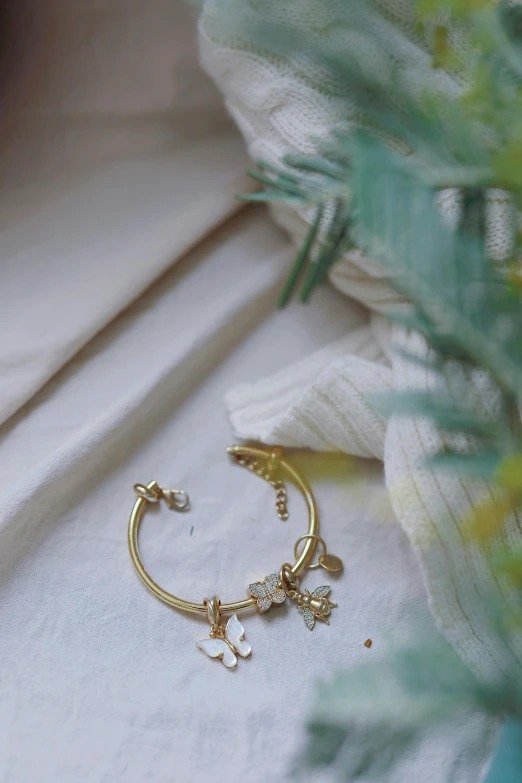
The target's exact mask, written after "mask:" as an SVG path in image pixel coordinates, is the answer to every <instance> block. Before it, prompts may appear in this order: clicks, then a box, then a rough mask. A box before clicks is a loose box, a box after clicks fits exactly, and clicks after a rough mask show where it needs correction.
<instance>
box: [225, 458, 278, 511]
mask: <svg viewBox="0 0 522 783" xmlns="http://www.w3.org/2000/svg"><path fill="white" fill-rule="evenodd" d="M235 460H236V462H237V464H238V465H241V467H242V468H246V469H247V470H251V471H252V472H253V473H255V474H256V476H259V477H260V478H262V479H264V480H265V481H268V483H269V484H271V485H272V486H273V488H274V489H275V491H276V511H277V516H278V517H279V519H282V520H283V522H286V520H287V519H288V505H287V504H288V496H287V493H286V487H285V484H284V482H283V481H281V479H275V478H274V477H273V476H274V471H273V470H270V467H269V466H268V464H267V465H261V464H260V463H259V461H258V460H257V459H254V458H253V457H247V456H243V455H241V456H236V457H235Z"/></svg>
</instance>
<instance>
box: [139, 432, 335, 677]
mask: <svg viewBox="0 0 522 783" xmlns="http://www.w3.org/2000/svg"><path fill="white" fill-rule="evenodd" d="M228 452H229V454H230V455H231V456H232V457H233V458H234V459H235V460H236V461H237V463H238V464H239V465H242V466H244V467H247V468H249V469H250V470H252V471H254V472H255V473H256V474H257V475H259V476H260V477H261V478H263V479H265V480H266V481H268V482H270V484H272V486H273V487H274V489H275V490H276V510H277V514H278V516H279V518H280V519H282V520H286V519H288V510H287V494H286V487H285V485H284V482H283V481H282V480H281V479H280V478H279V475H280V474H282V475H284V476H286V477H288V478H289V479H291V480H292V481H293V483H294V484H295V485H296V486H297V487H298V489H299V490H300V491H301V493H302V495H303V497H304V499H305V501H306V505H307V508H308V532H307V533H306V534H305V535H303V536H301V537H300V538H299V539H298V540H297V541H296V543H295V547H294V556H295V558H296V560H295V563H294V565H290V564H289V563H283V565H282V566H281V568H280V570H279V572H278V573H277V574H276V573H273V574H269V575H268V576H267V577H265V579H264V580H263V581H262V582H255V583H253V584H251V585H249V587H248V592H249V595H250V597H249V598H245V599H242V600H240V601H233V602H232V603H229V604H221V603H220V601H219V598H218V597H217V596H214V598H212V599H208V598H205V599H204V601H203V603H201V604H199V603H194V602H192V601H185V600H184V599H183V598H178V597H177V596H176V595H173V594H172V593H168V592H167V591H166V590H163V588H162V587H160V586H159V585H158V584H157V583H156V582H155V581H154V580H153V579H152V577H151V576H150V575H149V574H148V573H147V571H146V570H145V566H144V565H143V562H142V560H141V557H140V554H139V549H138V533H139V529H140V525H141V521H142V519H143V514H144V511H145V510H146V508H147V507H148V506H149V504H151V503H158V502H159V501H160V500H165V502H166V503H167V505H168V506H169V508H171V509H173V510H176V511H185V510H186V509H187V508H188V506H189V502H190V501H189V497H188V495H187V493H186V492H184V491H183V490H180V489H164V488H163V487H160V485H159V484H158V483H157V482H156V481H151V482H149V483H148V484H146V485H144V484H135V485H134V491H135V492H136V494H137V495H138V498H137V500H136V502H135V503H134V506H133V508H132V511H131V515H130V518H129V530H128V543H129V553H130V556H131V560H132V563H133V565H134V568H135V569H136V571H137V573H138V576H139V577H140V579H141V580H142V582H143V583H144V584H145V586H146V587H148V589H149V590H150V591H151V592H152V593H154V595H155V596H156V597H157V598H159V599H160V601H163V603H165V604H168V605H169V606H173V607H175V608H176V609H181V610H182V611H185V612H194V613H195V614H204V615H206V616H207V619H208V621H209V623H210V635H209V638H208V639H203V640H201V641H198V642H197V643H196V644H197V646H198V647H199V648H200V649H201V650H203V652H205V653H206V654H207V655H208V656H209V657H211V658H218V659H221V660H222V662H223V664H224V665H225V666H227V667H228V668H232V667H234V666H235V665H236V664H237V655H240V656H241V657H243V658H246V657H247V656H248V655H250V653H251V647H250V645H249V644H248V642H246V641H245V640H244V629H243V626H242V625H241V623H240V622H239V620H238V619H237V615H236V612H241V611H243V610H244V609H250V608H252V607H254V606H256V607H257V610H258V611H259V612H266V611H268V609H269V608H270V607H271V606H272V605H273V604H281V603H283V602H284V601H285V600H286V598H287V597H288V598H290V599H292V600H294V601H296V603H297V606H298V608H299V609H300V610H301V611H302V613H303V617H304V621H305V623H306V625H307V626H308V628H310V630H311V629H313V627H314V625H315V621H316V620H321V621H322V622H324V623H326V624H327V625H328V624H329V620H328V618H329V615H330V612H331V610H332V608H333V607H336V606H337V604H334V603H332V602H331V601H330V600H329V599H328V595H329V593H330V587H329V586H328V585H322V586H321V587H318V588H316V589H315V590H313V591H312V593H310V592H309V591H308V590H305V592H304V593H301V592H299V579H298V574H299V573H301V571H303V570H304V569H305V568H309V569H313V568H318V567H322V568H324V569H326V570H327V571H339V570H341V569H342V567H343V564H342V561H341V560H340V558H338V557H336V556H335V555H331V554H329V553H328V552H327V550H326V544H325V542H324V540H323V539H322V538H321V537H320V536H319V515H318V512H317V505H316V502H315V498H314V495H313V492H312V490H311V488H310V486H309V484H308V482H307V481H306V479H304V478H303V477H302V476H301V475H300V474H299V473H298V472H297V470H296V469H295V468H294V467H293V466H292V465H291V464H290V463H289V462H288V461H287V460H285V459H283V449H282V448H281V447H280V446H274V447H271V448H260V447H255V446H231V447H230V448H229V449H228ZM303 541H304V542H305V543H304V546H303V549H302V551H301V552H299V546H300V544H301V543H302V542H303ZM317 544H320V546H321V548H322V552H321V555H320V557H319V558H318V560H317V561H316V562H315V563H311V562H310V561H311V559H312V557H313V554H314V551H315V548H316V545H317ZM225 614H231V615H232V616H231V617H230V618H229V620H228V622H227V624H226V626H225V625H222V623H221V618H222V616H223V615H225Z"/></svg>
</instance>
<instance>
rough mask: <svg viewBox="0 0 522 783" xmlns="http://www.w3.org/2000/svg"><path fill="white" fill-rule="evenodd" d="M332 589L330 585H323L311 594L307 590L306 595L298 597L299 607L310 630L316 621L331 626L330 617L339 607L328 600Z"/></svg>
mask: <svg viewBox="0 0 522 783" xmlns="http://www.w3.org/2000/svg"><path fill="white" fill-rule="evenodd" d="M330 589H331V588H330V587H329V585H322V586H321V587H316V588H315V590H312V592H311V593H310V592H309V591H308V590H305V592H304V593H299V595H298V596H297V606H298V607H299V609H300V610H301V611H302V613H303V618H304V621H305V623H306V625H307V626H308V628H309V629H310V630H312V628H313V627H314V625H315V621H316V620H322V622H323V623H326V625H330V623H329V621H328V617H329V615H330V612H331V611H332V609H333V608H334V607H336V606H337V604H334V603H333V602H332V601H330V600H329V599H328V595H329V593H330Z"/></svg>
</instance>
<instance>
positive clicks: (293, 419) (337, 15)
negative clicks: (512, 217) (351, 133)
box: [200, 0, 522, 674]
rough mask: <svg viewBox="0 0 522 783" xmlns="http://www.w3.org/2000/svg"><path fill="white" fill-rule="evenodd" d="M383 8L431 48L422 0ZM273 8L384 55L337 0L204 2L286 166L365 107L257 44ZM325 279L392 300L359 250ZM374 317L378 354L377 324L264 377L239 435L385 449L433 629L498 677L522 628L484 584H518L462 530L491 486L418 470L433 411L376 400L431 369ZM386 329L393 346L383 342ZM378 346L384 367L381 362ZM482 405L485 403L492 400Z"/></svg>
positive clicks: (253, 116) (417, 57) (234, 96)
mask: <svg viewBox="0 0 522 783" xmlns="http://www.w3.org/2000/svg"><path fill="white" fill-rule="evenodd" d="M381 5H382V7H383V9H384V11H385V15H386V17H387V18H388V19H390V20H393V24H394V25H395V28H396V30H398V31H400V32H401V33H403V34H404V35H405V36H406V37H407V38H408V39H409V41H410V43H407V44H405V46H406V48H407V50H408V52H409V56H410V57H411V71H412V73H413V72H414V70H415V63H416V62H417V63H420V62H423V61H424V59H425V57H426V55H425V53H424V52H423V51H422V49H421V48H420V43H419V40H418V39H417V34H416V32H415V12H414V4H413V3H412V2H410V1H409V0H404V1H402V0H400V1H399V0H382V3H381ZM267 9H269V13H270V15H271V18H272V19H277V20H279V22H281V23H282V24H289V25H291V26H292V27H293V28H295V29H299V30H300V31H301V33H302V35H303V40H304V41H307V42H309V45H310V47H312V46H313V45H314V44H315V45H316V46H321V45H322V46H325V45H326V42H327V41H328V40H329V41H330V42H332V41H333V40H336V41H337V42H338V43H339V41H343V45H344V46H345V47H352V49H355V50H357V51H358V53H359V56H360V58H361V62H362V63H363V67H365V68H367V69H373V70H374V71H375V72H378V71H379V69H380V68H381V65H382V63H381V62H380V57H379V52H377V51H374V50H373V49H372V48H371V47H369V46H368V42H367V41H364V42H363V45H362V46H361V42H360V41H358V39H357V37H356V35H355V34H354V32H353V30H352V29H351V28H350V18H349V14H347V13H346V10H343V9H345V6H344V5H343V4H342V3H339V4H337V5H336V3H331V4H329V5H328V6H327V7H326V8H325V9H324V10H323V12H322V13H321V14H319V13H317V7H316V6H314V4H313V3H312V4H310V3H308V2H307V0H299V1H298V2H290V3H288V4H281V3H277V2H275V3H274V2H271V0H268V5H267V4H264V5H263V6H260V5H259V4H258V3H256V2H255V0H251V2H248V0H242V2H241V3H237V2H236V0H220V1H219V2H216V0H206V2H205V4H204V8H203V12H202V16H201V21H200V42H201V52H202V60H203V63H204V65H205V67H206V69H207V71H208V72H209V73H210V74H211V75H212V76H213V78H215V80H216V82H217V84H218V85H219V86H220V88H221V89H222V91H223V94H224V97H225V101H226V104H227V107H228V109H229V111H230V113H231V115H232V116H233V118H234V119H235V121H236V122H237V124H238V126H239V128H240V129H241V131H242V132H243V134H244V136H245V139H246V142H247V145H248V149H249V152H250V154H251V156H252V157H253V158H255V159H257V158H261V159H264V160H266V161H268V162H270V163H272V164H278V163H280V162H281V159H282V157H283V156H284V155H285V154H287V153H290V152H301V153H310V152H312V151H314V145H316V144H317V139H320V138H324V137H326V136H327V135H328V134H329V133H330V132H331V131H332V129H333V128H335V127H339V126H340V127H344V128H350V127H352V128H353V127H357V125H361V124H364V117H363V115H361V114H360V112H359V109H358V108H357V106H356V104H355V103H354V104H350V102H349V101H348V100H347V99H346V94H347V92H348V93H349V85H347V84H345V83H343V85H342V89H340V88H339V85H335V84H333V83H332V80H331V79H329V78H327V77H326V76H325V74H322V73H321V72H320V71H319V69H318V67H317V65H316V63H315V62H314V60H313V58H311V59H310V61H308V60H306V58H301V59H299V60H297V59H296V58H293V57H292V55H291V54H289V55H288V56H286V57H285V56H284V55H278V56H275V55H270V56H267V55H265V53H264V52H263V49H262V45H260V47H259V49H257V48H256V43H257V41H256V36H255V31H256V30H257V31H258V33H259V35H260V34H261V31H262V17H263V14H266V13H267ZM256 25H257V27H256ZM253 31H254V33H253ZM441 78H442V77H441ZM446 86H447V87H448V88H449V89H455V87H454V86H453V87H452V86H451V85H450V84H447V85H446ZM337 88H339V89H337ZM440 208H441V212H442V214H443V215H445V216H446V217H447V218H448V219H449V220H451V219H455V216H456V215H457V213H458V208H459V201H458V198H457V197H456V195H455V193H453V192H451V191H447V192H445V193H443V194H442V196H441V198H440ZM273 212H274V216H275V218H276V220H277V221H278V222H279V223H280V224H281V225H282V226H284V227H285V228H286V229H287V230H288V231H289V233H290V235H291V236H292V237H293V239H294V241H295V242H296V243H298V242H300V241H302V238H303V236H304V232H305V230H306V220H307V219H309V217H310V215H309V214H308V213H307V212H306V211H304V212H303V214H302V215H297V214H296V213H294V212H292V211H291V210H289V209H288V208H287V207H285V208H280V207H278V206H277V207H276V208H275V209H274V210H273ZM508 212H509V209H508V202H507V199H506V197H505V196H502V194H499V193H497V192H492V193H491V198H490V205H489V242H490V250H491V253H492V255H493V257H495V258H498V259H501V258H502V257H503V256H504V255H505V252H506V250H507V246H508V244H509V242H508V238H509V236H510V234H509V232H506V231H505V230H504V229H505V225H506V222H505V221H506V220H507V219H508V217H507V215H508ZM330 277H331V280H332V282H333V283H334V285H335V286H336V287H337V288H339V290H341V291H342V292H343V293H345V294H347V295H348V296H349V297H351V298H354V299H357V300H359V301H360V302H362V303H363V304H364V305H366V306H367V307H368V308H369V309H370V310H371V311H373V312H374V313H377V312H379V313H382V312H385V311H386V310H387V309H389V308H390V307H391V306H392V305H393V304H394V303H396V301H397V297H396V295H395V294H394V293H393V292H392V291H391V290H390V288H389V287H388V286H387V285H386V280H385V279H383V275H382V272H380V271H379V270H378V268H376V266H375V265H374V264H373V263H371V261H370V260H369V259H366V258H365V257H364V256H363V255H362V254H361V253H360V252H358V251H354V252H350V253H348V254H347V255H346V257H345V258H344V259H343V260H342V262H341V263H339V264H338V265H337V266H336V267H335V268H334V269H333V271H332V273H331V276H330ZM375 318H376V316H375V315H374V316H373V319H375ZM376 324H378V325H379V328H378V331H376V332H374V337H375V338H376V340H377V342H376V345H374V347H373V354H374V355H373V356H371V355H369V354H368V351H369V350H370V351H371V350H372V349H370V348H369V347H368V341H367V338H369V337H370V335H371V332H366V333H365V336H364V340H362V341H360V342H357V341H355V342H354V343H353V344H351V342H350V341H348V342H347V343H345V344H341V345H340V346H334V347H333V348H332V349H331V353H330V354H329V353H328V351H326V352H323V353H322V354H321V355H320V356H319V357H312V358H311V359H310V360H309V365H308V367H307V365H306V363H304V364H303V363H301V364H300V365H299V366H298V368H294V367H291V368H289V369H288V370H287V371H286V372H282V373H279V374H277V375H276V376H274V377H272V378H267V379H265V380H263V381H262V382H261V383H260V384H250V385H246V386H245V385H243V386H242V387H241V388H240V389H237V390H235V391H232V392H231V393H230V394H229V397H228V403H229V409H230V413H231V419H232V422H233V425H234V427H235V431H236V433H237V435H238V436H240V437H246V438H252V437H254V438H262V439H263V440H266V441H267V442H270V443H272V442H275V441H278V442H281V443H288V444H290V445H294V446H307V447H309V448H312V449H325V448H326V449H340V450H342V451H345V452H347V453H348V454H354V455H357V456H363V457H370V456H373V457H378V458H380V459H382V458H383V456H384V462H385V471H386V476H387V485H388V488H389V490H390V493H391V499H392V504H393V508H394V511H395V513H396V515H397V517H398V519H399V521H400V522H401V524H402V526H403V528H404V530H405V531H406V532H407V534H408V536H409V538H410V541H411V543H412V545H413V547H414V549H415V551H416V553H417V555H418V558H419V562H420V565H421V568H422V572H423V576H424V580H425V584H426V588H427V590H428V595H429V601H430V606H431V609H432V611H433V613H434V615H435V617H436V620H437V623H438V626H439V628H440V629H441V630H442V631H443V632H444V633H445V635H446V636H447V638H448V639H449V640H450V641H451V643H452V644H453V645H454V646H455V647H456V649H457V650H458V651H459V653H460V654H461V655H462V657H463V658H464V659H465V660H466V662H467V663H468V664H469V665H470V666H471V667H472V668H473V669H474V670H475V671H477V672H480V673H483V674H498V672H499V671H502V670H505V669H506V667H507V666H509V665H510V663H511V662H512V661H513V658H515V660H517V661H518V662H522V639H519V640H518V642H517V643H514V644H513V646H512V647H508V646H507V645H505V644H504V642H503V641H501V640H500V639H499V638H498V636H497V634H496V632H495V630H494V628H493V627H492V626H491V624H490V623H488V619H487V617H486V609H485V605H484V601H483V600H482V597H481V596H480V595H479V593H480V591H481V590H483V591H490V592H493V593H496V594H497V595H498V596H499V598H500V599H501V600H505V601H508V602H509V601H510V600H511V599H512V598H513V594H510V593H509V592H508V589H507V587H506V586H505V585H503V584H500V583H499V582H498V580H497V578H496V577H495V575H494V574H493V573H492V570H491V565H490V563H489V562H488V560H487V557H486V556H485V555H484V554H483V552H480V551H479V550H478V549H471V548H470V547H469V546H466V545H465V542H464V539H463V536H462V533H461V532H460V530H459V525H460V522H461V520H462V519H463V517H464V516H465V514H466V513H467V512H468V511H469V509H470V503H471V499H475V501H477V500H478V499H481V498H484V497H486V498H487V497H489V493H490V489H489V488H488V487H486V486H485V485H484V484H480V483H478V482H477V483H475V484H472V483H471V482H463V481H460V480H456V479H454V478H453V477H452V476H449V477H448V476H445V475H437V476H435V475H431V474H430V473H429V472H428V471H426V470H423V469H422V467H421V464H422V461H423V459H424V458H425V456H426V455H427V454H430V453H432V452H433V451H434V449H436V448H437V446H440V445H441V439H440V437H439V436H438V435H437V434H436V433H434V432H433V430H432V428H431V427H430V426H429V425H428V423H427V422H426V421H422V420H420V421H409V422H408V423H405V422H404V421H394V420H392V421H391V422H390V424H389V426H388V427H387V426H386V425H385V422H383V420H382V419H381V418H380V417H379V416H378V415H377V414H376V413H374V412H372V410H371V409H370V407H369V403H368V399H369V395H370V394H371V393H372V392H375V391H386V390H387V389H390V388H394V389H413V388H420V389H427V388H428V387H429V379H428V378H426V377H423V373H419V371H418V370H416V369H415V368H413V367H411V366H409V365H408V363H406V362H405V361H404V360H402V359H401V358H400V357H399V355H398V354H396V353H394V352H393V351H391V350H390V346H389V336H390V333H391V327H389V326H388V329H387V330H386V329H385V328H384V329H383V323H382V319H381V318H378V319H377V320H376ZM386 331H387V340H388V346H387V348H386V347H385V346H383V345H382V344H381V340H382V338H383V336H385V335H386ZM417 349H418V351H419V352H420V353H421V354H422V353H423V352H425V350H426V348H425V346H424V347H423V346H417ZM383 350H384V351H385V353H386V356H387V358H388V360H389V365H388V367H385V366H383V363H382V356H381V351H383ZM318 370H320V371H318ZM479 393H480V388H477V394H479ZM260 400H261V403H260ZM483 404H484V405H486V406H487V405H489V404H490V402H489V401H488V400H487V398H485V397H484V399H483ZM521 529H522V528H520V522H519V520H516V519H512V520H510V522H509V523H508V524H507V525H506V527H505V530H504V531H503V532H502V534H501V535H499V536H498V541H497V542H496V543H497V544H498V545H499V546H500V547H501V546H504V547H507V546H510V545H513V544H514V543H517V542H518V543H520V530H521Z"/></svg>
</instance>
